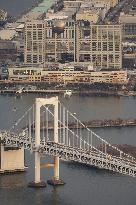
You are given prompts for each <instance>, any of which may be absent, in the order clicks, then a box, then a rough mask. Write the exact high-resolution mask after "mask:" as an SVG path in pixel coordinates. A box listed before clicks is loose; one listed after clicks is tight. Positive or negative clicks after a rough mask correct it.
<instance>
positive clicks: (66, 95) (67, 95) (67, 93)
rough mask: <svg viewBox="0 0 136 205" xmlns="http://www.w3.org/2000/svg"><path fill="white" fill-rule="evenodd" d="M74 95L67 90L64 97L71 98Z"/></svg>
mask: <svg viewBox="0 0 136 205" xmlns="http://www.w3.org/2000/svg"><path fill="white" fill-rule="evenodd" d="M71 95H72V90H66V91H65V93H64V97H71Z"/></svg>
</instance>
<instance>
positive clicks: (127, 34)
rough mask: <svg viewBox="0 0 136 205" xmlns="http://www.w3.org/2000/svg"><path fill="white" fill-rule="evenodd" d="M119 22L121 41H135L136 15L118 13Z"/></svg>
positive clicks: (132, 13)
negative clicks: (120, 25)
mask: <svg viewBox="0 0 136 205" xmlns="http://www.w3.org/2000/svg"><path fill="white" fill-rule="evenodd" d="M119 22H120V23H121V24H122V36H123V39H136V13H135V11H133V12H130V13H129V14H125V13H124V12H121V13H120V17H119Z"/></svg>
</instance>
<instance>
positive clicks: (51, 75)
mask: <svg viewBox="0 0 136 205" xmlns="http://www.w3.org/2000/svg"><path fill="white" fill-rule="evenodd" d="M9 79H10V80H13V81H25V82H45V83H49V84H51V83H57V84H58V83H62V84H67V83H72V84H76V83H77V84H79V83H81V84H82V83H84V84H93V83H111V84H126V83H127V82H128V79H127V72H126V71H98V72H94V71H75V70H73V69H69V71H67V70H65V69H64V70H62V71H55V70H53V71H47V70H43V69H42V68H32V67H28V68H27V67H26V68H17V67H13V68H10V69H9Z"/></svg>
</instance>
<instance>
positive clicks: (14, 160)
mask: <svg viewBox="0 0 136 205" xmlns="http://www.w3.org/2000/svg"><path fill="white" fill-rule="evenodd" d="M24 168H25V165H24V149H23V148H22V149H18V150H9V151H4V146H1V171H16V170H24Z"/></svg>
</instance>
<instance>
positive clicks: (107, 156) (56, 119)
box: [0, 97, 136, 187]
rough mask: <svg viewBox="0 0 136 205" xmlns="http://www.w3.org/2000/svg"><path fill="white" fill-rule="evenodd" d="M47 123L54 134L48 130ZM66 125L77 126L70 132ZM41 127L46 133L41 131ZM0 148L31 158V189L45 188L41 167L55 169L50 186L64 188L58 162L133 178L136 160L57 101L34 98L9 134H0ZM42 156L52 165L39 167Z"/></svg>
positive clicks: (3, 131) (6, 132)
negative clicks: (61, 186)
mask: <svg viewBox="0 0 136 205" xmlns="http://www.w3.org/2000/svg"><path fill="white" fill-rule="evenodd" d="M50 122H52V124H53V128H54V129H53V130H50V129H49V127H50V125H49V123H50ZM69 122H70V123H74V124H76V126H75V127H74V129H70V128H69ZM41 124H42V126H43V127H44V128H45V129H43V130H41V129H40V127H41ZM0 144H1V145H0V146H1V150H2V149H3V148H4V149H6V148H7V149H8V148H13V149H14V150H16V149H23V150H25V149H26V150H29V151H30V152H32V153H33V154H34V156H35V162H34V163H35V176H34V181H33V182H31V183H30V184H29V186H31V187H44V186H45V183H44V182H43V181H42V180H41V176H40V169H41V168H42V167H53V169H54V176H53V177H52V179H51V180H48V183H49V184H51V185H62V184H64V182H63V181H62V180H61V179H60V176H59V162H60V159H61V160H65V161H74V162H79V163H84V164H87V165H91V166H95V167H98V168H100V169H106V170H111V171H113V172H118V173H120V174H125V175H129V176H132V177H135V176H136V159H135V158H134V157H133V156H131V155H130V154H128V153H124V152H123V151H122V150H120V149H119V148H117V147H116V146H113V145H112V144H110V143H109V142H107V141H106V140H105V139H103V138H102V137H101V136H99V135H97V134H96V133H95V132H93V131H92V130H90V129H89V128H88V127H87V126H86V125H84V124H83V123H82V122H81V121H80V120H79V119H78V118H77V116H76V115H75V114H73V113H72V112H70V111H69V110H67V109H66V107H65V106H64V105H63V104H62V103H61V102H60V101H59V100H58V97H51V98H36V100H35V103H34V104H33V105H32V106H31V107H30V108H29V109H28V110H27V111H26V112H25V113H24V114H23V116H22V117H21V118H20V119H18V121H16V123H15V124H14V125H13V126H12V127H11V128H10V129H9V130H6V131H5V130H1V131H0ZM44 155H50V156H51V157H53V158H54V163H51V164H41V162H40V161H41V160H40V158H41V157H43V156H44ZM2 157H3V158H4V155H2V154H1V160H0V161H1V162H2V161H3V160H4V159H3V158H2ZM1 170H2V167H1Z"/></svg>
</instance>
